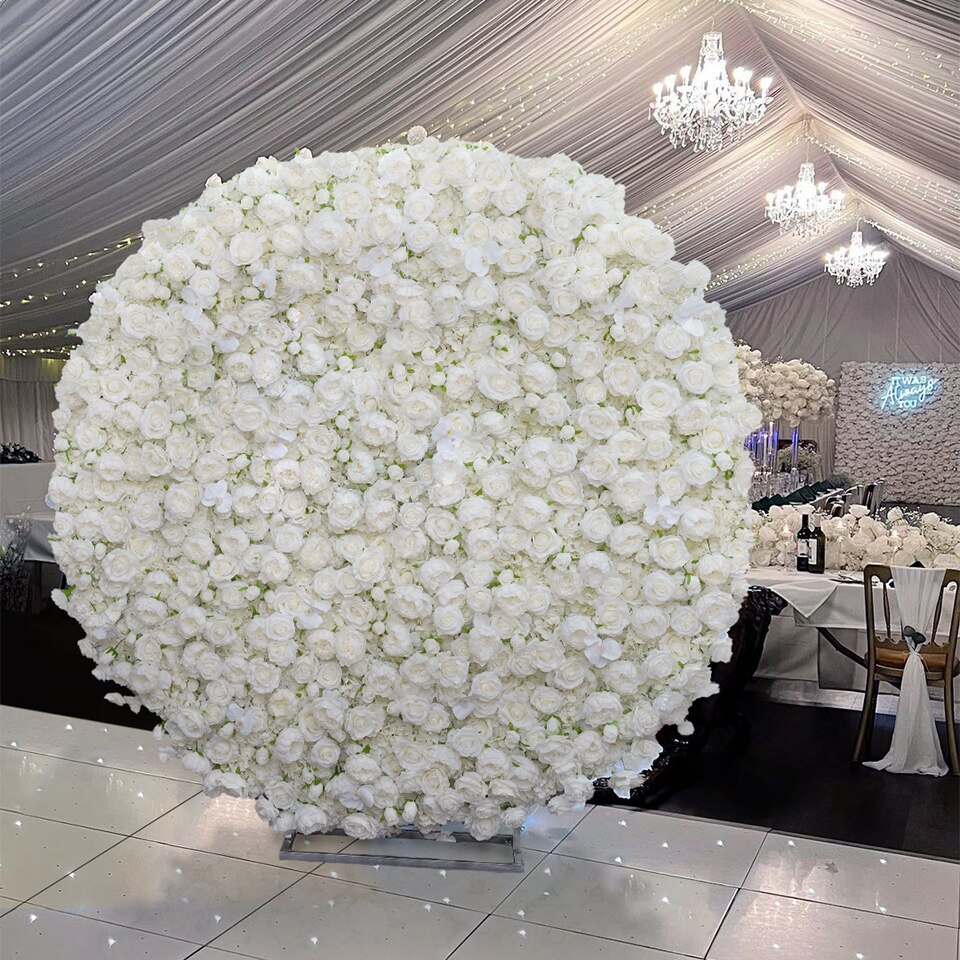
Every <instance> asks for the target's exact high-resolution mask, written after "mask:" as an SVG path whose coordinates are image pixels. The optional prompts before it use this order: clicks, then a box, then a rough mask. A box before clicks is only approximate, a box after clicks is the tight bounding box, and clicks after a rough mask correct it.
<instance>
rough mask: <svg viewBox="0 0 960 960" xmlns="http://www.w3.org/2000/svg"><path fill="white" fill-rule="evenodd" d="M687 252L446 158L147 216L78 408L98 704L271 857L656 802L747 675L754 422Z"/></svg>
mask: <svg viewBox="0 0 960 960" xmlns="http://www.w3.org/2000/svg"><path fill="white" fill-rule="evenodd" d="M673 252H674V248H673V242H672V241H671V239H670V237H668V236H667V235H665V234H663V233H660V232H659V231H658V230H657V229H656V228H655V227H654V226H653V224H652V223H650V222H649V221H647V220H641V219H638V218H636V217H631V216H626V215H624V207H623V190H622V188H621V187H619V186H617V185H616V184H615V183H613V182H612V181H610V180H608V179H606V178H604V177H600V176H595V175H590V174H586V173H584V171H583V170H582V169H581V168H580V167H579V166H578V165H577V164H576V163H574V162H573V161H571V160H569V159H567V158H566V157H562V156H557V157H551V158H548V159H521V158H519V157H514V156H511V155H509V154H506V153H502V152H500V151H499V150H496V149H495V148H494V147H492V146H491V145H489V144H486V143H465V142H461V141H458V140H450V141H447V142H442V143H441V142H440V141H438V140H436V139H434V138H427V139H426V140H423V141H422V142H420V143H417V144H416V145H401V144H390V145H387V146H384V147H381V148H379V149H362V150H357V151H355V152H350V153H324V154H321V155H320V156H319V157H313V156H311V154H310V153H309V152H307V151H301V152H300V153H298V154H297V155H296V157H294V158H293V159H292V160H289V161H286V162H280V161H277V160H274V159H261V160H260V161H258V163H257V164H256V166H254V167H251V168H249V169H247V170H244V171H243V172H242V173H240V174H239V175H238V176H236V177H234V178H233V179H231V180H229V181H228V182H226V183H223V182H221V181H220V179H219V178H217V177H213V178H212V179H211V180H210V181H208V183H207V185H206V189H205V190H204V192H203V195H202V196H201V197H200V198H199V199H198V200H197V201H196V202H194V203H192V204H190V205H189V206H187V207H186V208H185V209H184V210H182V211H181V212H180V213H179V214H178V215H177V216H175V217H173V218H171V219H169V220H161V221H152V222H149V223H147V224H145V226H144V242H143V245H142V247H141V249H140V250H139V252H137V253H135V254H134V255H133V256H131V257H130V258H129V259H128V260H126V262H125V263H124V264H123V265H122V266H121V267H120V269H119V270H118V272H117V274H116V276H115V277H113V278H112V279H110V280H108V281H106V282H104V283H101V284H100V285H99V287H98V289H97V292H96V293H95V294H94V296H93V297H92V298H91V299H92V301H93V310H92V312H91V316H90V319H89V320H88V321H87V322H86V323H84V324H83V326H82V327H81V330H80V333H81V336H82V339H83V343H82V345H81V346H79V347H78V348H77V349H76V350H75V351H74V352H73V354H72V356H71V358H70V360H69V361H68V362H67V364H66V367H65V369H64V373H63V379H62V381H61V382H60V385H59V387H58V391H57V395H58V398H59V402H60V408H59V410H58V411H57V413H56V423H57V427H58V430H59V435H58V438H57V442H56V451H57V452H56V461H57V465H56V471H55V474H54V477H53V480H52V482H51V485H50V495H51V498H52V500H53V502H54V504H55V505H56V507H57V508H58V513H57V519H56V531H57V536H58V538H59V541H58V542H57V543H56V545H55V554H56V558H57V560H58V562H59V563H60V566H61V567H62V569H63V570H64V572H65V574H66V576H67V580H68V582H69V583H70V584H71V585H72V586H71V587H70V588H69V589H68V590H67V591H64V594H63V595H61V596H59V597H58V601H59V602H60V603H61V604H62V605H64V606H65V608H66V609H67V610H68V611H69V612H70V613H71V614H72V615H73V616H74V617H75V618H76V619H77V620H78V621H79V622H80V623H81V624H82V625H83V626H84V628H85V629H86V633H87V636H86V639H84V640H83V641H82V648H83V650H84V652H85V653H86V654H87V655H88V656H90V657H92V658H93V659H94V660H96V661H97V667H96V671H95V672H96V674H97V675H98V676H100V677H103V678H109V679H111V680H115V681H118V682H119V683H121V684H123V685H124V686H126V687H127V688H129V689H130V690H131V691H132V692H133V695H132V696H130V697H124V698H123V699H124V700H125V701H126V702H128V703H129V704H130V705H131V706H133V707H134V708H138V707H139V706H140V705H141V704H142V705H144V706H145V707H147V708H149V709H150V710H152V711H154V712H155V713H157V714H158V715H159V716H160V717H162V718H163V730H164V731H165V733H166V734H167V735H169V738H170V741H171V742H172V744H173V747H172V749H173V750H174V751H175V752H176V753H177V754H178V755H179V756H180V757H181V758H182V759H183V761H184V763H185V764H186V765H187V766H188V767H189V768H190V769H192V770H197V771H199V772H201V773H203V774H204V788H205V789H206V790H207V791H208V792H210V793H217V792H219V791H227V792H230V793H233V794H236V795H242V796H249V797H255V798H257V809H258V810H259V812H260V814H261V815H262V816H263V817H264V818H265V819H267V820H268V821H269V822H270V823H271V824H272V825H273V826H274V828H275V829H277V830H288V829H293V828H296V829H299V830H301V831H323V830H329V829H332V828H335V827H342V828H343V829H344V830H346V832H347V833H348V834H350V835H352V836H357V837H372V836H375V835H378V834H383V833H387V832H389V831H390V830H391V829H393V828H395V827H397V826H398V825H400V824H403V823H412V824H416V825H417V826H419V827H420V828H421V829H430V828H432V827H434V826H436V825H438V824H443V823H446V822H449V821H463V822H465V823H466V824H467V826H468V828H469V830H470V831H471V832H472V833H473V834H474V835H475V836H477V837H481V838H482V837H488V836H490V835H492V834H493V833H494V832H496V831H498V830H500V829H502V828H503V827H514V826H517V825H519V823H520V822H521V821H522V820H523V818H524V817H525V816H526V814H527V813H528V812H529V811H530V809H531V808H532V807H533V806H534V805H536V804H540V803H543V802H546V801H550V805H551V807H552V808H553V809H554V810H558V811H562V810H564V809H569V808H570V807H572V806H576V805H580V804H582V803H583V802H584V801H585V800H587V799H588V798H589V796H590V794H591V792H592V781H593V780H594V778H596V777H600V776H611V778H612V784H613V785H614V786H615V787H616V788H617V789H618V790H621V791H626V790H629V789H630V788H631V787H632V786H634V785H636V784H637V783H639V782H640V779H641V777H642V773H643V771H644V770H646V769H647V768H648V767H649V766H650V764H651V763H652V761H653V759H654V758H655V757H656V755H657V753H658V751H659V746H658V744H657V742H656V740H655V735H656V733H657V731H658V730H659V729H660V728H661V727H662V726H663V725H665V724H680V726H681V729H687V728H688V727H689V724H688V723H687V722H686V720H685V717H686V715H687V711H688V709H689V707H690V704H691V702H692V701H693V700H695V699H696V698H697V697H702V696H705V695H707V694H709V693H711V692H712V691H713V689H714V687H713V685H712V684H711V681H710V666H709V665H710V661H711V660H723V659H725V658H727V657H728V656H729V652H730V644H729V641H728V639H727V631H728V629H729V627H730V626H731V624H732V623H733V622H734V621H735V619H736V617H737V611H738V602H739V600H740V598H741V596H742V593H743V591H744V589H745V583H744V580H743V574H744V571H745V569H746V566H747V555H748V549H749V546H750V537H749V534H748V533H747V531H746V529H745V523H746V520H745V516H746V509H747V503H746V492H747V487H748V483H749V477H750V473H751V467H752V465H751V462H750V460H749V459H748V458H747V457H746V455H745V454H744V451H743V441H744V438H745V436H746V434H747V433H748V432H749V431H750V430H752V429H753V428H755V427H756V426H757V425H758V414H757V411H756V409H755V408H754V407H752V406H751V405H750V404H748V403H747V401H746V400H745V399H744V397H743V395H742V393H741V391H740V386H739V380H738V364H737V356H736V351H735V347H734V343H733V341H732V340H731V337H730V334H729V333H728V331H727V330H726V328H725V327H724V324H723V314H722V311H721V310H720V309H719V307H717V306H716V305H714V304H707V303H705V302H704V300H703V298H702V291H703V289H704V286H705V284H706V282H707V280H708V279H709V273H708V271H707V269H706V268H705V267H704V266H703V265H702V264H700V263H697V262H693V263H690V264H687V265H682V264H680V263H676V262H674V261H672V260H671V256H672V255H673Z"/></svg>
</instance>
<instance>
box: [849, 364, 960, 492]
mask: <svg viewBox="0 0 960 960" xmlns="http://www.w3.org/2000/svg"><path fill="white" fill-rule="evenodd" d="M837 466H838V468H839V469H841V470H845V471H847V472H849V473H850V474H852V475H853V476H854V477H856V478H857V479H858V480H871V479H874V478H876V477H884V478H885V479H886V481H887V487H886V490H887V494H886V495H887V498H888V499H891V500H905V501H911V502H917V503H938V504H939V503H943V504H956V503H960V364H957V363H926V364H913V365H910V364H907V365H905V364H898V363H845V364H844V365H843V372H842V374H841V378H840V412H839V415H838V418H837Z"/></svg>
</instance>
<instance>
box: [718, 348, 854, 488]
mask: <svg viewBox="0 0 960 960" xmlns="http://www.w3.org/2000/svg"><path fill="white" fill-rule="evenodd" d="M737 360H738V362H739V365H740V386H741V388H742V390H743V393H744V396H745V397H747V399H748V400H750V401H751V402H752V403H755V404H756V405H757V406H758V407H759V408H760V414H761V417H762V420H763V426H761V427H760V429H759V430H757V431H755V432H754V433H753V434H751V435H750V436H749V437H748V438H747V449H748V450H749V451H750V453H751V456H752V457H753V459H754V463H755V464H756V475H755V477H754V484H753V488H752V491H751V497H752V499H757V497H760V496H763V495H769V494H771V493H777V492H783V491H779V490H777V489H776V487H777V484H778V482H779V480H780V478H779V476H778V474H779V471H780V466H781V462H780V460H779V458H778V449H779V442H780V427H781V421H782V420H786V421H787V423H786V426H787V429H789V430H790V457H789V461H788V462H789V471H788V473H789V476H788V477H787V478H786V479H787V485H788V486H789V489H791V490H792V489H795V488H796V487H797V486H799V468H800V421H801V420H818V419H820V418H823V417H832V416H833V413H834V387H835V383H834V381H833V380H832V379H831V378H830V377H828V376H827V374H826V373H824V371H823V370H819V369H817V368H816V367H815V366H814V365H813V364H812V363H807V362H806V361H804V360H777V361H775V362H774V363H767V362H766V361H764V359H763V357H762V356H761V354H760V351H759V350H754V349H752V348H751V347H749V346H748V345H747V344H745V343H739V344H737Z"/></svg>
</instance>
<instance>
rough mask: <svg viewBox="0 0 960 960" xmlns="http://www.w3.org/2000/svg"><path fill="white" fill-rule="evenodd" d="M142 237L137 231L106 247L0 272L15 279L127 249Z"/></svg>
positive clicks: (4, 277)
mask: <svg viewBox="0 0 960 960" xmlns="http://www.w3.org/2000/svg"><path fill="white" fill-rule="evenodd" d="M142 239H143V236H142V235H141V234H139V233H136V234H134V235H133V236H130V237H124V238H123V239H122V240H116V241H114V242H113V243H108V244H107V245H106V246H104V247H96V248H95V249H93V250H84V251H83V252H82V253H76V254H72V255H71V256H69V257H61V256H48V257H45V258H44V259H42V260H34V261H33V262H32V263H27V264H22V265H21V266H19V267H16V268H13V267H12V268H10V269H9V270H4V271H3V273H0V278H2V279H5V280H10V279H11V278H14V279H15V278H18V277H22V276H27V275H29V274H31V273H38V272H39V271H41V270H43V269H44V268H46V267H50V266H52V265H54V264H56V265H59V264H60V263H61V262H62V263H63V265H64V266H67V267H69V266H70V265H71V264H72V263H76V262H77V261H78V260H81V259H84V258H87V257H100V256H103V254H105V253H113V252H114V251H116V250H125V249H126V248H127V247H130V246H132V245H133V244H135V243H137V242H139V241H140V240H142Z"/></svg>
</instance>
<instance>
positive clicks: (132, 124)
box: [0, 0, 960, 359]
mask: <svg viewBox="0 0 960 960" xmlns="http://www.w3.org/2000/svg"><path fill="white" fill-rule="evenodd" d="M711 27H714V28H716V29H718V30H721V31H722V32H723V37H724V43H725V49H726V53H727V57H728V60H729V62H730V64H731V66H733V65H741V64H742V65H745V66H748V67H749V68H751V69H752V70H753V71H754V73H755V76H756V77H758V78H759V77H760V76H762V75H764V74H769V75H770V76H772V77H773V79H774V83H773V87H772V92H773V96H774V101H773V105H772V107H771V109H770V111H769V112H768V116H767V117H766V118H765V119H764V121H763V123H762V124H761V125H760V126H759V127H758V128H756V129H753V130H750V131H749V132H748V134H747V135H746V137H745V138H744V139H743V141H742V142H741V143H740V144H738V145H736V146H732V147H727V148H726V149H724V150H723V151H722V152H720V153H719V154H717V153H709V154H708V153H694V152H693V151H692V150H690V149H689V148H687V149H684V150H674V149H672V148H671V146H670V144H669V142H668V141H667V140H666V138H664V137H663V136H662V135H661V134H660V131H659V129H658V127H657V125H656V124H655V123H654V122H653V121H652V120H650V119H649V118H648V117H647V104H648V102H649V100H650V98H651V92H650V91H651V86H652V84H653V83H654V82H655V81H657V80H661V79H662V78H663V77H664V76H665V75H667V74H669V73H674V72H675V71H676V70H677V68H678V67H679V66H680V65H682V64H684V63H691V62H694V63H695V62H696V56H697V50H698V48H699V44H700V38H701V36H702V34H703V33H704V32H705V31H706V30H709V29H711ZM957 52H958V46H957V15H956V10H955V8H953V7H951V6H950V5H949V4H946V3H943V2H933V3H916V2H910V3H906V2H903V0H879V2H872V0H871V2H867V0H726V2H721V0H645V2H643V3H637V2H636V0H609V2H607V3H603V4H597V3H595V2H593V0H144V2H141V3H130V2H129V0H100V2H97V3H90V2H88V0H45V2H44V3H6V4H3V5H2V6H0V58H2V60H3V63H4V70H5V80H6V83H5V84H4V92H3V100H2V102H0V113H2V116H0V120H2V124H3V129H4V136H3V138H2V140H0V165H2V168H3V171H4V177H3V183H2V184H0V204H2V206H3V209H4V224H3V230H4V252H5V257H4V259H5V265H4V274H3V277H2V285H3V290H4V295H5V296H4V299H7V298H9V299H12V300H13V304H12V305H11V307H10V308H9V309H5V310H4V311H3V315H2V319H0V327H2V330H3V333H5V334H11V333H16V332H20V331H31V330H40V329H45V328H48V327H50V326H51V325H52V324H53V323H55V322H63V321H71V320H72V321H80V320H82V319H83V318H84V317H85V316H86V314H87V310H88V309H89V308H88V305H87V303H86V298H87V295H88V294H89V292H90V283H91V282H92V281H93V280H95V279H96V278H97V277H98V276H104V275H108V274H110V273H112V272H113V271H114V270H115V268H116V266H117V263H118V262H119V260H120V258H121V257H122V256H125V255H126V254H127V253H128V252H129V249H128V248H124V249H122V250H117V249H116V248H115V246H113V244H115V243H116V242H117V241H119V240H121V239H122V238H123V237H125V236H130V235H132V234H135V233H136V232H137V231H138V230H139V227H140V224H141V223H142V222H143V221H144V220H145V219H148V218H152V217H162V216H169V215H171V214H173V213H175V212H176V211H177V209H178V208H179V207H180V206H182V205H183V204H184V203H185V202H187V201H189V200H190V199H192V198H193V197H195V196H197V195H198V194H199V193H200V191H201V189H202V186H203V183H204V181H205V180H206V179H207V177H208V176H209V175H210V174H211V173H214V172H216V173H219V174H221V175H223V176H229V175H231V174H233V173H235V172H236V171H238V170H239V169H241V168H243V167H244V166H247V165H248V164H250V163H251V162H253V161H254V160H255V159H256V158H257V156H258V155H261V154H271V153H272V154H274V155H277V156H282V157H287V156H290V155H291V153H292V152H293V150H294V149H295V148H296V147H299V146H308V147H311V148H314V149H338V148H346V147H351V148H352V147H355V146H357V145H360V144H373V143H376V142H380V141H383V140H385V139H388V138H391V137H397V136H398V135H400V134H401V133H402V132H403V131H405V130H406V129H408V128H409V127H410V126H412V125H413V124H417V123H420V124H423V125H424V126H426V127H427V128H428V129H429V130H430V131H431V132H433V133H437V134H440V135H443V136H450V135H453V134H457V135H463V136H469V137H473V138H486V139H489V140H492V141H493V142H495V143H496V144H497V145H498V146H502V147H506V148H508V149H511V150H514V151H516V152H518V153H521V154H525V155H531V154H544V153H551V152H556V151H562V152H565V153H568V154H569V155H571V156H573V157H575V158H576V159H578V160H579V161H580V162H581V163H583V164H584V165H585V166H586V167H588V168H589V169H590V170H593V171H596V172H600V173H605V174H607V175H609V176H612V177H615V178H616V179H617V180H619V181H620V182H622V183H623V184H625V186H626V194H627V207H628V210H630V211H631V212H635V213H638V214H641V215H643V216H648V217H650V218H651V219H653V220H654V221H655V222H657V223H658V224H660V225H661V226H663V227H664V228H666V229H668V230H669V231H670V232H671V233H672V234H673V235H674V237H675V238H676V240H677V245H678V255H679V256H680V257H681V258H683V259H691V258H697V259H700V260H702V261H703V262H705V263H706V264H707V265H708V266H709V267H710V268H711V269H712V270H713V271H714V273H715V277H716V279H717V285H716V286H715V287H714V288H713V289H712V291H711V296H712V297H714V298H716V299H719V300H720V302H721V303H722V304H723V305H724V306H726V307H727V308H728V309H732V308H736V307H739V306H743V305H745V304H748V303H752V302H755V301H757V300H760V299H762V298H764V297H768V296H769V295H770V294H771V293H774V292H777V291H779V290H782V289H786V288H787V287H791V286H794V285H796V284H797V283H800V282H802V281H804V280H807V279H809V278H810V277H813V276H816V275H817V274H818V273H819V272H820V271H821V270H822V253H823V251H824V250H825V249H830V248H832V247H836V246H839V245H840V244H841V243H844V242H846V240H847V238H848V237H849V233H850V230H851V228H852V226H853V221H852V220H851V221H847V222H845V223H842V224H839V225H838V226H837V228H836V229H835V230H833V231H832V232H831V233H830V235H828V236H827V237H824V238H822V240H821V241H819V242H814V243H798V242H797V241H795V240H794V239H791V238H789V237H787V238H782V237H780V236H779V235H778V233H777V230H776V228H774V227H773V226H772V225H771V224H770V223H769V222H767V221H765V220H764V217H763V197H764V194H765V193H767V192H768V191H770V190H774V189H776V188H778V187H780V186H781V185H783V184H786V183H792V182H795V180H796V177H797V173H798V170H799V165H800V162H801V161H802V160H803V159H804V158H805V157H806V156H807V154H808V152H809V158H810V159H811V160H813V161H815V163H816V167H817V176H818V179H822V180H824V181H826V182H827V183H828V184H829V185H830V186H831V187H841V188H844V187H845V188H846V189H847V191H848V192H849V193H850V194H851V195H852V194H856V195H858V196H860V197H861V198H862V201H863V207H862V212H863V214H864V216H865V217H867V218H868V219H870V220H875V221H876V222H877V223H879V224H880V225H881V227H882V228H883V230H884V231H885V233H886V237H887V242H888V243H890V244H897V245H898V252H899V249H900V248H902V249H903V250H907V251H909V252H910V254H911V255H912V256H914V257H919V258H922V259H924V260H925V261H926V262H927V263H929V264H932V265H934V266H936V267H937V269H938V270H941V271H945V272H947V273H948V274H950V275H952V276H954V277H960V240H958V238H957V233H956V219H957V215H958V211H960V182H958V180H960V174H958V169H957V157H958V155H960V111H958V110H957V106H958V103H960V69H958V61H957ZM807 115H809V116H811V117H812V120H811V122H810V123H809V124H803V123H801V118H803V117H804V116H807ZM104 246H106V247H109V249H107V250H102V249H99V248H101V247H104ZM88 252H89V253H93V255H92V256H87V255H86V253H88ZM75 254H76V255H79V258H78V259H73V255H75ZM895 259H896V257H895ZM38 260H41V261H43V266H42V267H39V268H36V269H34V267H35V266H36V261H38ZM68 261H69V262H68ZM18 267H19V268H20V269H21V270H22V268H23V267H30V268H31V271H30V272H29V273H24V272H20V275H19V276H17V277H14V276H13V275H12V274H13V271H14V270H17V268H18ZM18 272H19V271H18ZM84 280H86V281H88V282H87V284H84V283H83V282H82V281H84ZM64 291H66V293H64ZM31 297H32V299H30V298H31ZM21 301H25V302H21ZM954 316H955V315H954ZM811 359H812V358H811Z"/></svg>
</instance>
